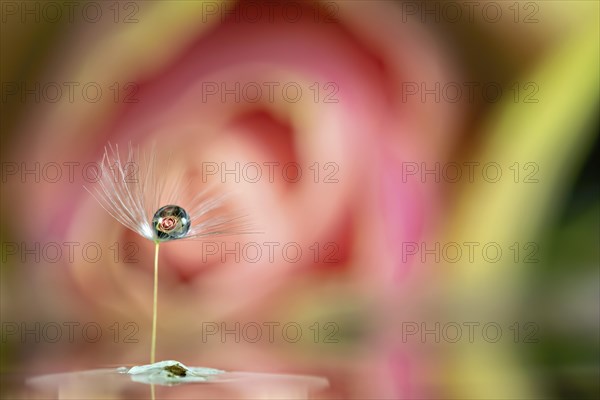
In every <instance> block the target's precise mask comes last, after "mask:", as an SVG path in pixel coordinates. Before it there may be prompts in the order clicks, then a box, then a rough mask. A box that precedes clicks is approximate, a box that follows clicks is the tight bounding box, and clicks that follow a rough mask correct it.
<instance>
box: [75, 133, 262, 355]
mask: <svg viewBox="0 0 600 400" xmlns="http://www.w3.org/2000/svg"><path fill="white" fill-rule="evenodd" d="M157 164H158V161H157V153H156V150H155V148H153V149H152V151H151V152H150V156H149V157H147V156H146V154H145V153H141V152H140V150H139V148H137V149H135V150H134V148H133V146H132V145H131V144H129V152H128V157H127V161H126V162H123V160H122V159H121V155H120V152H119V147H118V146H117V145H115V146H114V147H113V146H112V145H111V144H109V145H108V146H107V147H105V149H104V155H103V157H102V160H101V161H100V168H99V172H98V182H97V183H98V187H96V188H95V189H94V191H91V190H90V189H88V188H87V187H86V188H85V189H86V190H87V191H88V192H89V193H90V194H91V195H92V196H94V198H95V199H96V200H97V201H98V203H100V205H101V206H102V207H103V208H104V209H105V210H106V211H107V212H108V213H109V214H110V215H112V216H113V218H115V219H116V220H117V221H119V222H120V223H121V224H123V225H124V226H126V227H127V228H129V229H131V230H132V231H134V232H136V233H138V234H139V235H140V236H142V237H144V238H146V239H149V240H152V241H153V242H154V243H155V252H154V302H153V317H152V344H151V350H150V362H151V363H154V362H155V353H156V322H157V303H158V250H159V244H160V243H162V242H166V241H171V240H187V239H199V238H203V237H207V236H215V235H234V234H241V233H253V232H252V231H251V230H250V226H249V225H248V223H247V222H246V218H245V216H242V215H236V214H233V215H232V213H231V212H230V208H229V207H228V204H227V200H228V196H227V195H223V194H215V193H214V192H213V191H211V190H210V189H208V188H207V189H205V190H203V191H201V192H199V193H197V194H196V195H194V196H191V197H190V196H189V195H188V193H189V192H190V189H191V181H188V182H186V183H185V185H184V183H183V175H182V174H180V175H177V176H176V178H174V179H169V180H168V179H167V175H166V174H162V175H161V174H159V173H158V171H157V168H158V165H157ZM168 169H169V162H167V165H166V167H165V168H162V169H161V171H162V172H165V171H168ZM188 211H189V212H188Z"/></svg>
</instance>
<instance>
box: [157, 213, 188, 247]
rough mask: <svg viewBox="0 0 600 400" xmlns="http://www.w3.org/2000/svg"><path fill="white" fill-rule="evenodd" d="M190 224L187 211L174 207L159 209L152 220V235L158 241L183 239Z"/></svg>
mask: <svg viewBox="0 0 600 400" xmlns="http://www.w3.org/2000/svg"><path fill="white" fill-rule="evenodd" d="M190 223H191V221H190V216H189V215H188V213H187V211H185V210H184V209H183V208H181V207H179V206H175V205H168V206H164V207H161V208H159V209H158V211H157V212H156V213H154V218H152V227H153V229H154V234H155V235H156V237H157V238H158V240H160V241H167V240H174V239H181V238H183V237H185V235H186V234H187V233H188V231H189V230H190Z"/></svg>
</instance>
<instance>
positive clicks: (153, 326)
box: [150, 241, 159, 364]
mask: <svg viewBox="0 0 600 400" xmlns="http://www.w3.org/2000/svg"><path fill="white" fill-rule="evenodd" d="M158 245H159V242H158V241H157V242H155V246H154V302H153V309H152V347H151V348H150V364H154V361H155V356H156V315H157V312H156V309H157V305H158Z"/></svg>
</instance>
